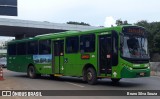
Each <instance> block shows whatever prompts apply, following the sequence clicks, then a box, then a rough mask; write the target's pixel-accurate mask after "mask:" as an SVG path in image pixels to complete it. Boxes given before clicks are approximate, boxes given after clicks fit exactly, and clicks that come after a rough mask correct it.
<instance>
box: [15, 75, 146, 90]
mask: <svg viewBox="0 0 160 99" xmlns="http://www.w3.org/2000/svg"><path fill="white" fill-rule="evenodd" d="M14 77H19V78H25V79H30V78H28V76H27V75H14ZM34 80H47V81H52V80H53V81H57V82H58V81H60V82H72V83H79V84H87V82H84V81H82V79H81V78H77V77H57V78H54V79H53V78H51V77H50V76H41V77H40V78H37V79H34ZM96 86H108V87H109V86H112V87H119V88H121V87H122V88H132V87H142V86H144V83H141V82H139V81H138V82H137V80H136V79H134V80H133V81H130V80H127V79H124V80H123V79H122V80H121V81H120V82H119V83H113V82H112V81H111V80H110V79H100V80H98V82H97V84H96Z"/></svg>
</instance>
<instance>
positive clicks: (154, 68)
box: [150, 62, 160, 76]
mask: <svg viewBox="0 0 160 99" xmlns="http://www.w3.org/2000/svg"><path fill="white" fill-rule="evenodd" d="M150 67H151V75H152V76H160V62H150Z"/></svg>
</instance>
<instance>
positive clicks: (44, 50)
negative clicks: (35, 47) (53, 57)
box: [39, 40, 51, 55]
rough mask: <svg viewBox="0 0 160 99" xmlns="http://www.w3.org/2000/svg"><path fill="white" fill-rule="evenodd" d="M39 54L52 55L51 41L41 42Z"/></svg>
mask: <svg viewBox="0 0 160 99" xmlns="http://www.w3.org/2000/svg"><path fill="white" fill-rule="evenodd" d="M39 54H41V55H42V54H51V40H40V41H39Z"/></svg>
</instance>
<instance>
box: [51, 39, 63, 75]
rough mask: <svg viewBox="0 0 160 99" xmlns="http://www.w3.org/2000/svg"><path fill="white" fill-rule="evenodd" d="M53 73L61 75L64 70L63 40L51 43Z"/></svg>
mask: <svg viewBox="0 0 160 99" xmlns="http://www.w3.org/2000/svg"><path fill="white" fill-rule="evenodd" d="M52 68H53V73H54V74H63V69H64V40H56V41H53V67H52Z"/></svg>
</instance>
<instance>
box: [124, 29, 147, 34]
mask: <svg viewBox="0 0 160 99" xmlns="http://www.w3.org/2000/svg"><path fill="white" fill-rule="evenodd" d="M123 33H125V34H133V35H139V36H140V35H144V34H145V29H143V28H139V27H124V28H123Z"/></svg>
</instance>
